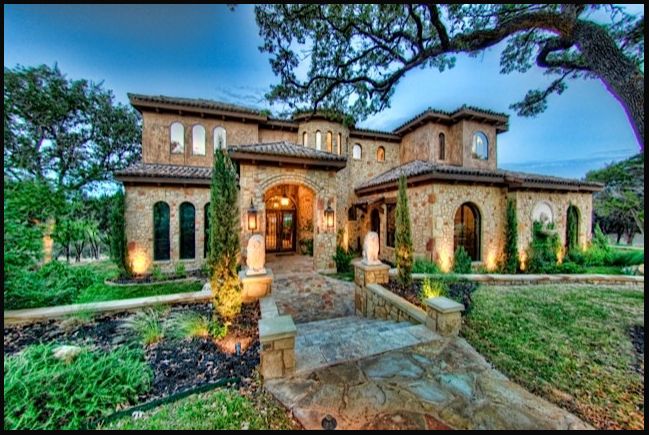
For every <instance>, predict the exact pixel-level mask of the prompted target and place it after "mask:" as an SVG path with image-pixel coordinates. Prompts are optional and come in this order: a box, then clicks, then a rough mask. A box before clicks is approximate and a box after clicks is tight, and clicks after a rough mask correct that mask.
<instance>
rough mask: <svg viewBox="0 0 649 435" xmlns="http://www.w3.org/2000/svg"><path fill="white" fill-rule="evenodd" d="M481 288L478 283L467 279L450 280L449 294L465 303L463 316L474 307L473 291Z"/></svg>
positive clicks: (457, 300) (450, 296)
mask: <svg viewBox="0 0 649 435" xmlns="http://www.w3.org/2000/svg"><path fill="white" fill-rule="evenodd" d="M478 288H479V285H478V283H476V282H472V281H469V280H466V279H458V280H454V281H451V282H449V284H448V287H447V296H448V297H449V298H451V299H453V300H454V301H456V302H459V303H461V304H463V305H464V311H463V312H462V315H463V316H466V315H467V314H469V313H470V312H471V310H472V309H473V297H472V295H473V293H474V292H475V291H476V290H477V289H478Z"/></svg>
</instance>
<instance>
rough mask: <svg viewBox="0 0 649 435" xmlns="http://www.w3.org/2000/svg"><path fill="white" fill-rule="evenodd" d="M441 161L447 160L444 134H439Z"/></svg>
mask: <svg viewBox="0 0 649 435" xmlns="http://www.w3.org/2000/svg"><path fill="white" fill-rule="evenodd" d="M439 159H440V160H446V136H445V135H444V133H440V134H439Z"/></svg>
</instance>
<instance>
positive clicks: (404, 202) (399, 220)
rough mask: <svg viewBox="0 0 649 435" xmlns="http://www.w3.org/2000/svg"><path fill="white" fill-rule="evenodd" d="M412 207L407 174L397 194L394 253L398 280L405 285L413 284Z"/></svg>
mask: <svg viewBox="0 0 649 435" xmlns="http://www.w3.org/2000/svg"><path fill="white" fill-rule="evenodd" d="M411 232H412V231H411V226H410V209H409V208H408V185H407V181H406V177H405V176H403V175H402V176H401V177H400V178H399V193H398V195H397V209H396V227H395V230H394V255H395V258H396V263H397V273H398V275H397V280H398V281H399V284H400V285H401V286H402V287H404V288H407V287H410V285H411V284H412V263H413V260H414V259H413V254H412V236H411Z"/></svg>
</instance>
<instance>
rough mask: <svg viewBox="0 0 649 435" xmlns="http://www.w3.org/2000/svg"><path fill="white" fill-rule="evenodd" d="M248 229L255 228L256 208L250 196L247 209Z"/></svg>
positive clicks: (252, 229)
mask: <svg viewBox="0 0 649 435" xmlns="http://www.w3.org/2000/svg"><path fill="white" fill-rule="evenodd" d="M248 229H249V230H250V231H255V230H256V229H257V209H256V208H255V205H254V204H253V203H252V198H250V208H249V209H248Z"/></svg>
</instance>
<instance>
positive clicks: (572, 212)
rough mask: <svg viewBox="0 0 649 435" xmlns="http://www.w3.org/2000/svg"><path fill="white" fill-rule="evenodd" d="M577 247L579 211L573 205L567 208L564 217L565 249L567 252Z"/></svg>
mask: <svg viewBox="0 0 649 435" xmlns="http://www.w3.org/2000/svg"><path fill="white" fill-rule="evenodd" d="M578 247H579V209H578V208H577V207H575V206H574V205H572V204H570V205H569V206H568V212H567V216H566V248H568V252H570V251H572V250H574V249H577V248H578Z"/></svg>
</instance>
